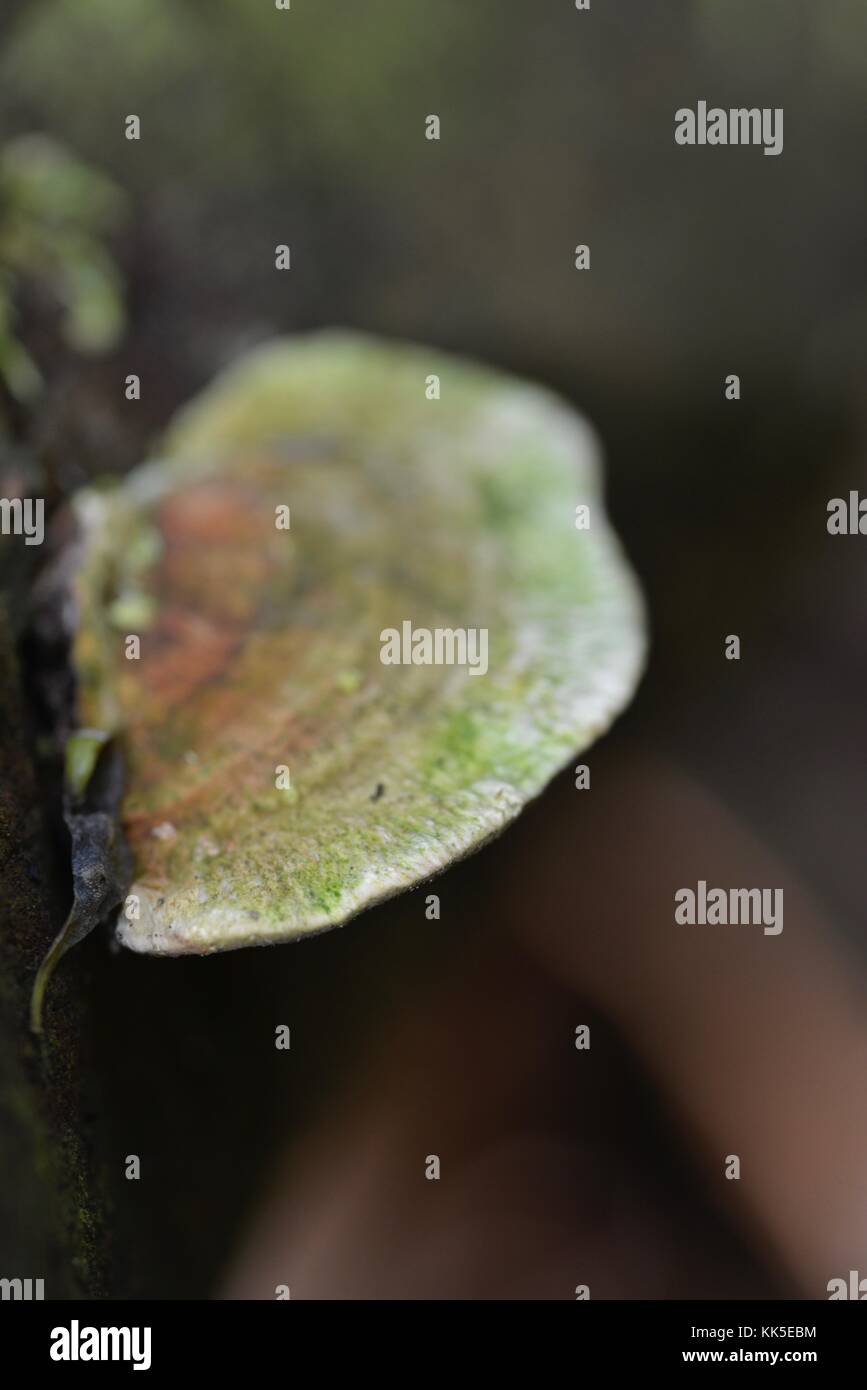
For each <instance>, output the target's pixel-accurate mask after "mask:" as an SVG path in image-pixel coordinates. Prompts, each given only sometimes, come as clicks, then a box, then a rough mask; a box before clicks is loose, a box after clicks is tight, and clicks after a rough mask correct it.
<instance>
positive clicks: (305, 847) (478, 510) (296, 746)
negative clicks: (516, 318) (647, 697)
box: [71, 332, 645, 955]
mask: <svg viewBox="0 0 867 1390" xmlns="http://www.w3.org/2000/svg"><path fill="white" fill-rule="evenodd" d="M431 373H435V374H436V376H437V377H438V379H439V385H440V392H441V398H440V396H439V395H438V397H437V398H435V399H432V398H431V393H430V391H429V390H426V388H425V383H426V381H429V379H430V376H431ZM74 511H75V515H76V518H77V523H78V537H77V541H76V548H75V564H74V573H73V577H72V580H71V584H72V597H73V600H74V602H73V609H74V611H75V614H76V618H75V632H74V636H73V641H72V660H73V667H74V672H75V677H76V683H77V702H78V710H77V718H78V722H79V724H80V725H81V727H82V728H83V729H88V730H92V731H97V732H98V731H102V733H104V734H105V735H111V736H113V737H114V736H116V737H117V739H118V741H119V743H120V746H121V747H122V749H123V753H124V758H125V763H126V779H127V780H126V789H125V794H124V798H123V805H122V826H123V833H124V837H125V840H126V843H127V845H128V847H129V851H130V854H131V858H132V866H133V867H132V875H131V883H130V885H129V887H128V893H127V895H126V897H125V903H124V905H123V906H122V908H121V909H120V912H119V916H118V922H117V934H118V937H119V939H120V940H121V942H123V944H124V945H126V946H128V947H130V948H132V949H133V950H135V951H141V952H147V953H151V954H157V955H176V954H180V953H185V952H191V953H207V952H211V951H219V950H226V949H231V948H234V947H240V946H249V945H252V944H258V943H267V942H281V941H289V940H293V939H296V938H299V937H302V936H304V935H307V934H309V933H311V932H316V931H319V930H322V929H324V928H326V927H330V926H336V925H339V924H341V923H343V922H345V921H346V920H347V919H348V918H349V917H351V916H353V915H354V914H355V913H357V912H359V911H360V910H361V909H362V908H365V907H367V906H369V905H371V904H372V903H375V902H377V901H378V900H380V899H383V898H385V897H388V896H390V895H391V894H394V893H396V892H398V891H400V890H401V889H405V888H409V887H410V886H411V885H413V884H415V883H418V882H419V881H421V880H423V879H425V878H428V877H429V876H430V875H432V874H435V873H436V872H437V871H439V870H441V869H444V868H445V867H446V866H447V865H448V864H449V863H450V862H451V861H453V860H455V859H457V858H460V857H461V856H463V855H466V854H468V853H469V852H470V851H472V850H474V849H476V848H478V847H479V846H480V845H482V844H483V843H484V842H485V841H486V840H488V839H489V838H490V837H491V836H493V835H495V834H496V833H497V832H498V831H500V830H501V829H502V828H503V827H504V826H505V825H506V824H507V823H508V822H509V821H510V820H512V819H513V818H514V817H515V816H516V815H517V814H518V812H519V811H520V810H521V808H522V806H524V804H525V803H526V802H527V801H528V800H529V799H530V798H532V797H534V796H536V795H537V794H538V793H539V792H540V791H541V790H542V789H543V788H544V786H545V785H546V783H547V782H548V781H549V780H550V779H551V777H552V776H553V775H554V774H555V773H556V772H557V771H558V770H559V769H560V768H561V767H562V766H564V764H565V763H566V762H567V760H568V759H569V758H570V757H572V756H573V755H574V754H575V753H577V752H579V751H580V750H581V749H583V748H585V747H586V746H587V745H588V743H590V742H591V740H593V739H594V738H595V737H597V736H598V735H599V734H600V733H602V732H603V731H604V730H605V729H606V728H607V727H608V725H609V724H610V722H611V721H612V719H613V718H614V717H615V716H616V714H617V713H618V712H619V711H620V710H621V709H622V707H623V706H624V705H625V704H626V702H627V701H628V699H629V698H630V696H631V694H632V692H633V690H634V687H635V684H636V682H637V679H638V676H639V673H640V669H641V665H642V661H643V656H644V645H645V639H644V621H643V607H642V603H641V599H640V595H639V592H638V588H637V585H636V583H635V580H634V578H633V576H632V574H631V572H630V570H629V567H628V565H627V563H626V562H625V560H624V557H623V555H622V552H621V550H620V547H619V545H618V543H617V541H616V539H615V537H614V535H613V533H612V531H611V529H610V527H609V525H608V522H607V520H606V517H605V513H604V509H603V501H602V495H601V479H600V468H599V464H598V457H597V447H596V442H595V438H594V436H593V434H592V432H591V430H590V429H589V427H588V426H587V424H586V423H585V422H584V421H583V420H582V419H581V417H580V416H578V415H577V414H576V413H575V412H574V411H573V410H572V409H571V408H569V407H568V406H566V405H565V404H564V403H563V402H561V401H560V400H559V399H558V398H557V397H555V396H554V395H552V394H551V393H550V392H548V391H547V390H545V389H542V388H540V387H537V386H533V385H530V384H527V383H525V382H523V381H520V380H516V379H514V378H511V377H507V376H505V375H503V374H501V373H499V372H496V371H492V370H489V369H486V368H483V367H481V366H479V365H475V364H471V363H468V362H466V361H463V360H460V359H457V358H453V357H450V356H446V355H443V354H440V353H439V352H433V351H429V350H427V349H423V348H421V347H417V346H410V345H406V344H387V343H384V342H381V341H378V340H376V339H373V338H368V337H365V336H363V335H358V334H350V333H336V332H327V333H319V334H315V335H312V336H310V337H304V338H298V339H292V340H278V341H276V342H274V343H271V344H267V345H265V346H263V347H261V348H259V349H257V350H255V351H253V352H252V353H250V354H248V355H247V356H245V357H244V358H243V360H241V361H240V362H238V363H237V364H236V365H235V366H233V367H231V368H230V369H228V370H227V371H226V372H224V373H223V375H221V376H220V377H218V378H217V380H216V381H215V382H214V383H213V384H212V385H211V386H210V387H208V388H207V389H206V390H205V391H204V392H203V394H202V395H201V396H200V397H199V398H198V399H197V400H195V401H193V402H192V403H191V404H190V405H188V406H187V407H186V408H185V409H184V410H182V411H181V413H180V415H179V416H178V417H177V418H176V420H175V422H174V423H173V424H172V426H171V427H170V429H169V431H168V433H167V436H166V438H165V440H164V441H163V447H162V450H161V452H160V455H159V457H158V458H157V459H156V460H155V461H154V462H150V463H147V464H144V465H142V466H141V467H140V468H139V469H137V470H136V471H134V472H133V473H132V474H130V475H129V476H127V478H126V479H125V480H124V481H123V482H122V483H120V484H114V485H111V486H104V487H91V488H89V489H87V490H86V491H83V492H81V493H79V494H78V495H77V496H76V497H75V499H74ZM579 514H580V517H581V521H580V523H579V521H578V520H577V519H576V518H577V517H578V516H579ZM482 652H483V653H484V662H482V659H481V658H482ZM473 676H476V677H478V678H477V679H473Z"/></svg>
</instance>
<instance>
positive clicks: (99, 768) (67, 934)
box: [30, 730, 131, 1033]
mask: <svg viewBox="0 0 867 1390" xmlns="http://www.w3.org/2000/svg"><path fill="white" fill-rule="evenodd" d="M85 744H87V745H89V746H85ZM94 749H95V750H96V751H95V755H94ZM67 764H68V765H72V766H73V767H74V768H75V769H76V779H77V780H68V784H67V785H68V790H67V795H66V798H65V806H64V820H65V822H66V825H67V828H68V830H69V837H70V859H71V865H72V894H73V896H72V907H71V909H70V912H69V916H68V917H67V919H66V921H65V922H64V924H63V926H62V927H61V929H60V931H59V932H58V934H57V936H56V937H55V938H54V941H53V942H52V944H51V947H50V949H49V951H48V953H47V955H46V956H45V959H44V960H43V962H42V964H41V965H40V967H39V970H38V972H37V975H36V980H35V982H34V985H33V994H32V997H31V1003H30V1026H31V1028H32V1029H33V1032H34V1033H41V1032H42V1015H43V1005H44V1001H45V990H46V986H47V985H48V982H49V980H50V979H51V976H52V974H53V973H54V970H55V968H56V966H57V964H58V962H59V961H60V959H61V957H62V956H64V955H65V954H66V952H67V951H68V950H69V949H70V947H72V946H76V945H77V944H78V943H79V941H83V940H84V938H85V937H86V936H88V935H89V934H90V932H92V931H93V929H94V927H97V926H98V925H99V924H100V922H102V921H104V920H105V918H106V917H107V916H108V915H109V914H110V913H111V912H112V911H113V910H114V909H115V908H117V907H118V905H119V904H120V902H121V901H122V900H123V896H124V893H125V891H126V887H127V885H128V883H129V878H130V872H131V864H130V858H129V852H128V850H127V848H126V844H125V842H124V839H123V835H122V833H121V830H120V824H119V813H120V803H121V797H122V794H123V767H122V760H121V756H120V751H119V748H118V745H117V743H116V741H115V740H113V739H108V738H106V737H105V736H104V735H101V734H99V732H98V731H96V730H82V731H79V733H78V734H74V735H72V737H71V738H70V740H69V745H68V746H67ZM85 767H87V768H88V772H87V774H86V775H85V773H84V772H83V768H85Z"/></svg>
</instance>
